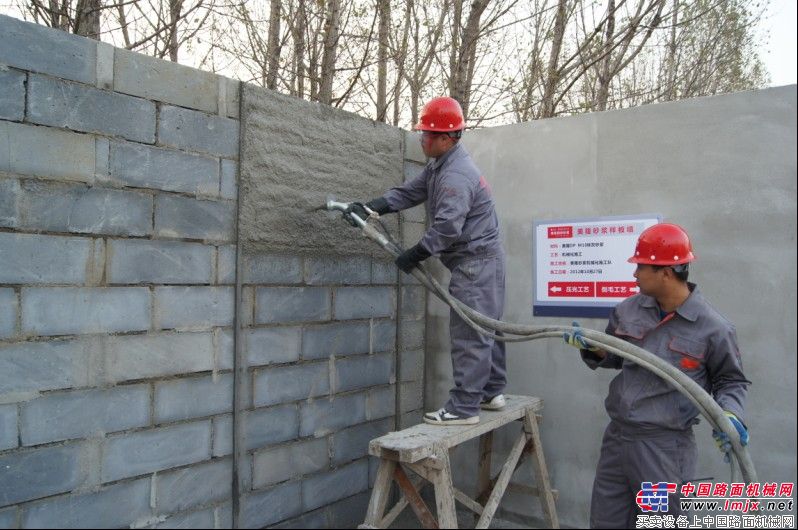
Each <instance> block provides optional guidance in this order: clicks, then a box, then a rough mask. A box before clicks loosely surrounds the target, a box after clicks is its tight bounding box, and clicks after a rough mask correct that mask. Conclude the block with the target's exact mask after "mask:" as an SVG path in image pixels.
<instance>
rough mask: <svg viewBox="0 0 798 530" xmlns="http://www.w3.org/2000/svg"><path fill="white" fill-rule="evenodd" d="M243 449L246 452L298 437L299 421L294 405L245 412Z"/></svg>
mask: <svg viewBox="0 0 798 530" xmlns="http://www.w3.org/2000/svg"><path fill="white" fill-rule="evenodd" d="M242 419H243V421H244V447H246V448H247V450H252V449H257V448H259V447H265V446H267V445H274V444H278V443H280V442H285V441H286V440H291V439H293V438H297V437H298V433H299V420H298V418H297V411H296V405H282V406H279V407H271V408H267V409H256V410H249V411H246V412H245V413H244V414H243V416H242Z"/></svg>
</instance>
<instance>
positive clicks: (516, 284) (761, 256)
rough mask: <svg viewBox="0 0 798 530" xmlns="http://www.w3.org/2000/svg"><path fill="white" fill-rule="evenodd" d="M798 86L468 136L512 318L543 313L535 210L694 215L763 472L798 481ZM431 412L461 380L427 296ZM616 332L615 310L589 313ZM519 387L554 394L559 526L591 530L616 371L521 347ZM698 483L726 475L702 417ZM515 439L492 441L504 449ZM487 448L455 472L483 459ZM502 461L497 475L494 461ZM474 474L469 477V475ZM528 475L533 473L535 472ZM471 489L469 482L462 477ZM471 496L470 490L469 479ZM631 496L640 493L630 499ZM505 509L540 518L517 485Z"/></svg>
mask: <svg viewBox="0 0 798 530" xmlns="http://www.w3.org/2000/svg"><path fill="white" fill-rule="evenodd" d="M795 124H796V87H795V85H792V86H787V87H779V88H772V89H767V90H759V91H753V92H742V93H737V94H728V95H722V96H716V97H710V98H697V99H691V100H685V101H680V102H674V103H667V104H661V105H646V106H644V107H639V108H635V109H629V110H623V111H613V112H603V113H594V114H589V115H586V116H579V117H573V118H560V119H550V120H539V121H535V122H531V123H525V124H519V125H511V126H506V127H496V128H492V129H485V130H479V131H475V132H473V133H471V134H469V135H466V137H465V144H466V146H467V147H468V149H469V150H470V151H471V153H472V155H473V158H474V161H475V162H476V163H477V165H478V166H479V167H480V168H481V169H482V171H483V172H484V174H485V176H486V178H487V179H488V181H489V182H490V184H491V188H492V189H493V191H494V194H495V197H496V202H497V209H498V213H499V217H500V221H501V223H502V230H503V233H504V241H505V248H506V249H507V252H508V266H507V271H508V273H507V285H508V289H507V299H506V306H505V307H506V310H505V320H508V321H512V322H528V323H534V324H538V325H547V324H555V325H570V323H571V321H572V320H573V319H572V318H567V317H563V318H553V317H550V318H546V317H539V318H535V319H533V318H532V278H533V276H532V275H533V271H532V226H533V225H532V223H533V222H534V221H535V220H547V219H563V218H579V217H596V216H608V215H624V214H640V213H659V214H662V215H663V216H664V218H665V220H668V221H671V222H676V223H679V224H681V225H683V226H684V227H685V228H686V229H687V231H688V233H689V234H690V235H691V238H692V240H693V244H694V248H695V252H696V255H697V257H698V259H697V261H696V262H695V263H694V264H693V266H692V267H691V271H690V278H691V280H693V281H696V282H697V283H698V284H699V286H700V287H701V289H702V291H703V293H704V295H705V296H706V297H707V298H708V299H709V300H710V302H711V303H712V304H713V305H714V306H715V307H716V308H717V309H718V310H719V311H721V312H722V313H723V314H725V315H726V316H727V317H728V318H729V319H730V320H731V321H733V322H734V323H735V324H736V326H737V334H738V337H739V341H740V351H741V353H742V356H743V363H744V366H745V369H746V375H747V377H748V378H749V379H750V380H751V381H753V386H752V387H751V391H750V393H749V398H748V406H747V418H746V420H747V422H748V425H749V427H750V430H751V447H750V450H751V456H752V458H753V461H754V463H755V465H756V467H757V472H758V475H759V479H760V481H763V482H764V481H768V482H795V480H796V451H795V447H796V358H795V343H796V325H795V322H796V279H795V270H796V253H795V245H796V225H795V218H796V151H795V144H796V127H795ZM429 300H430V302H429V304H428V316H427V332H428V336H429V337H430V342H429V343H428V350H427V403H426V405H427V409H428V410H429V409H433V408H437V407H439V406H440V405H441V403H443V400H444V399H445V397H446V393H447V392H448V390H449V388H450V386H451V360H450V357H449V352H448V350H449V344H448V341H447V340H446V339H447V333H448V308H447V307H445V306H442V304H441V303H440V302H438V301H437V300H435V299H434V298H433V297H430V298H429ZM578 320H579V321H580V323H581V324H582V325H583V326H584V327H588V328H592V329H598V330H602V331H603V330H604V327H605V326H606V319H588V318H583V319H578ZM507 355H508V370H507V371H508V376H509V386H508V391H509V392H510V393H513V394H531V395H535V396H539V397H542V398H543V399H544V401H545V405H544V408H543V411H542V414H543V417H544V420H543V424H542V427H541V431H542V437H543V449H544V452H545V454H546V460H547V463H548V467H549V471H550V472H551V474H552V480H553V484H554V487H555V488H557V489H559V491H560V498H559V500H558V502H557V507H558V512H559V515H560V521H561V522H562V524H563V525H565V526H573V527H583V526H585V525H586V524H587V521H588V511H589V507H590V491H591V485H592V482H593V477H594V474H595V466H596V463H597V461H598V456H599V446H600V443H601V436H602V433H603V430H604V428H605V426H606V424H607V422H608V417H607V415H606V412H605V411H604V398H605V397H606V395H607V391H608V385H609V382H610V381H611V379H612V378H613V377H614V376H615V373H614V372H612V371H609V370H604V371H598V372H593V371H591V370H590V369H588V368H587V367H586V366H584V365H583V363H582V362H581V361H580V360H579V355H578V353H577V352H576V351H575V350H573V349H572V348H570V347H568V346H566V345H565V344H563V342H562V341H561V340H537V341H533V342H528V343H520V344H510V345H508V347H507ZM695 433H696V439H697V442H698V447H699V460H698V468H697V477H714V480H715V481H717V482H729V478H730V477H729V467H728V466H727V465H724V464H723V461H722V459H721V458H720V456H719V454H718V452H717V449H716V448H715V446H714V444H713V443H712V438H711V433H710V429H709V427H708V426H707V424H706V422H704V421H702V422H701V424H700V425H698V426H697V427H696V428H695ZM511 442H512V441H511V440H510V439H509V437H507V436H499V437H497V440H496V441H494V448H498V452H499V454H506V453H507V451H508V450H509V446H510V444H511ZM475 455H476V447H471V448H462V449H461V450H459V452H458V453H457V454H456V455H455V456H454V461H453V466H452V467H453V468H455V469H460V468H465V469H474V462H475V460H474V459H475V458H476V456H475ZM496 460H499V459H498V458H494V469H495V470H496V465H497V464H498V463H497V462H496ZM473 476H474V473H461V474H460V477H459V478H460V480H461V481H463V480H465V481H466V483H467V482H468V480H471V479H472V478H473ZM516 476H517V477H521V481H522V482H527V481H529V474H528V470H527V469H526V466H525V468H524V469H522V470H520V471H519V472H518V473H517V475H516ZM464 487H467V486H465V484H464ZM465 491H468V489H466V490H465ZM630 501H631V499H630ZM502 506H503V507H504V508H505V509H510V510H512V511H515V512H519V513H526V514H531V515H533V516H534V515H537V516H539V515H541V510H540V508H539V503H538V502H537V501H535V500H530V499H529V498H528V497H524V496H519V495H516V494H510V495H509V496H508V498H506V499H505V501H503V505H502Z"/></svg>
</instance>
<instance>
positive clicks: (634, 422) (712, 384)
mask: <svg viewBox="0 0 798 530" xmlns="http://www.w3.org/2000/svg"><path fill="white" fill-rule="evenodd" d="M688 285H689V287H690V291H691V294H690V296H689V297H688V298H687V300H685V302H684V303H683V304H682V305H681V306H680V307H679V308H678V309H677V310H676V311H675V312H674V313H671V314H670V315H668V316H666V317H665V318H664V319H660V310H659V306H658V305H657V302H656V300H655V299H654V298H652V297H650V296H646V295H643V294H637V295H635V296H632V297H630V298H627V299H626V300H624V301H623V302H621V303H620V304H618V305H617V306H616V307H615V309H614V310H613V312H612V315H611V316H610V320H609V323H608V324H607V329H606V333H607V334H609V335H614V336H616V337H619V338H621V339H624V340H626V341H627V342H630V343H632V344H634V345H636V346H640V347H641V348H643V349H644V350H647V351H649V352H651V353H653V354H654V355H656V356H658V357H660V358H662V359H665V360H666V361H668V362H670V363H672V364H673V365H674V366H677V367H679V369H681V370H682V371H683V372H684V373H686V374H688V375H689V376H690V377H691V378H692V379H693V380H694V381H695V382H696V383H698V384H699V385H700V386H701V387H702V388H704V390H706V391H707V392H708V393H710V394H711V395H712V396H713V397H714V398H715V401H717V402H718V404H719V405H720V406H721V408H722V409H724V410H728V411H729V412H731V413H733V414H734V415H735V416H737V417H738V418H739V419H740V421H742V422H745V419H744V413H745V397H746V393H747V391H748V385H750V384H751V382H750V381H748V380H747V379H746V378H745V375H744V374H743V367H742V360H741V359H740V350H739V349H738V347H737V334H736V332H735V328H734V325H733V324H732V323H731V322H729V321H728V320H726V318H725V317H724V316H723V315H721V314H720V313H719V312H718V311H717V310H716V309H715V308H714V307H712V306H711V305H710V304H709V302H707V300H706V299H705V298H704V296H703V295H702V294H701V292H700V291H699V289H698V288H697V287H696V286H695V284H692V283H690V284H688ZM582 359H583V360H584V361H585V363H586V364H587V365H588V366H589V367H590V368H592V369H596V368H614V369H620V370H621V373H620V374H618V376H616V377H615V379H613V380H612V383H610V391H609V395H608V396H607V399H606V400H605V402H604V404H605V407H606V408H607V413H608V414H609V415H610V418H612V420H613V421H616V422H618V423H620V424H622V425H626V426H628V427H632V428H636V429H641V430H653V429H671V430H686V429H689V428H691V427H692V426H693V425H694V424H696V423H698V419H697V416H698V409H696V407H695V406H694V405H693V404H692V402H690V401H689V400H688V399H687V398H686V397H684V396H683V395H682V394H680V393H679V392H678V391H677V390H675V389H674V388H673V387H671V386H670V385H668V383H666V382H665V381H664V380H662V379H661V378H660V377H659V376H657V375H655V374H653V373H651V372H649V371H648V370H646V369H645V368H642V367H640V366H638V365H637V364H635V363H633V362H631V361H627V360H625V359H623V358H622V357H619V356H617V355H613V354H611V353H608V354H607V356H606V357H605V358H604V359H603V360H602V359H600V358H599V357H598V356H596V355H595V354H593V353H591V352H589V351H587V350H582Z"/></svg>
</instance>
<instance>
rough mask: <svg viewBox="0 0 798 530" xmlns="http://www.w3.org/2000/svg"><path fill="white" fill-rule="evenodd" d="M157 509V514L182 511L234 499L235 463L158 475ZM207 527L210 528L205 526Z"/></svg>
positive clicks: (223, 461)
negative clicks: (232, 497)
mask: <svg viewBox="0 0 798 530" xmlns="http://www.w3.org/2000/svg"><path fill="white" fill-rule="evenodd" d="M154 480H155V481H156V487H155V491H156V498H155V506H156V511H157V512H158V513H175V512H183V511H186V510H190V509H192V508H196V507H197V506H203V505H207V504H211V503H214V502H221V501H224V500H225V499H229V498H230V497H231V496H232V487H233V461H232V460H231V459H225V460H217V461H215V462H211V463H208V464H199V465H195V466H191V467H188V468H185V469H180V470H178V471H169V472H167V473H163V474H160V473H159V474H158V475H157V476H156V477H155V478H154ZM204 528H208V527H204Z"/></svg>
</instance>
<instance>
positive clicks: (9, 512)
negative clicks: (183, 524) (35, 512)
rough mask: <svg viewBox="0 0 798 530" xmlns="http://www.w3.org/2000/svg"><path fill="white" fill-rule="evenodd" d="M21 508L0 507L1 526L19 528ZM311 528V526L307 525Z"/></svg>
mask: <svg viewBox="0 0 798 530" xmlns="http://www.w3.org/2000/svg"><path fill="white" fill-rule="evenodd" d="M18 511H19V510H18V509H17V507H16V506H11V507H10V508H0V528H2V529H3V530H5V529H6V528H8V529H11V528H18V526H17V512H18ZM305 528H310V527H305Z"/></svg>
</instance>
